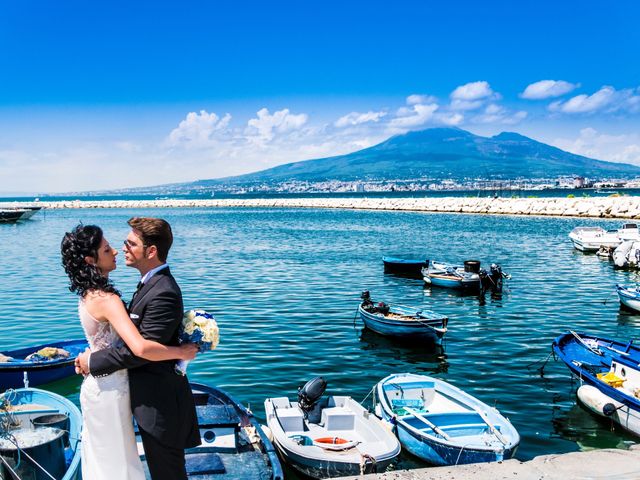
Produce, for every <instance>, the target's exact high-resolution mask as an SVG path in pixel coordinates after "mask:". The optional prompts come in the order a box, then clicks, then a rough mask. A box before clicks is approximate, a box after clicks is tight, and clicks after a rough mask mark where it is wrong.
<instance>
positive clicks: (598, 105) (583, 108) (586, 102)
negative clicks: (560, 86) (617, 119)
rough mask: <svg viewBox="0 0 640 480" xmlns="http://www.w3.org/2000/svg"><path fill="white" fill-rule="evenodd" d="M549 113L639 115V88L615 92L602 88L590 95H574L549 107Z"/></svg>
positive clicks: (608, 88) (614, 90) (609, 87)
mask: <svg viewBox="0 0 640 480" xmlns="http://www.w3.org/2000/svg"><path fill="white" fill-rule="evenodd" d="M548 108H549V110H550V111H551V112H558V113H568V114H581V113H583V114H593V113H596V112H600V113H618V112H620V113H632V114H634V113H640V88H636V89H631V88H625V89H622V90H616V89H615V88H613V87H611V86H604V87H602V88H601V89H600V90H598V91H597V92H595V93H594V94H592V95H584V94H583V95H576V96H575V97H572V98H570V99H569V100H567V101H565V102H562V101H556V102H552V103H551V104H550V105H549V107H548Z"/></svg>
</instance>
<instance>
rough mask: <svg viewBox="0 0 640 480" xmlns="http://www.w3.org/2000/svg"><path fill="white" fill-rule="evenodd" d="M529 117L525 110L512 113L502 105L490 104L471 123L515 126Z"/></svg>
mask: <svg viewBox="0 0 640 480" xmlns="http://www.w3.org/2000/svg"><path fill="white" fill-rule="evenodd" d="M527 115H528V114H527V112H525V111H524V110H520V111H518V112H512V111H510V110H508V109H506V108H504V107H502V106H501V105H497V104H495V103H490V104H489V105H487V106H486V107H485V109H484V110H483V111H482V113H480V114H478V115H476V116H474V117H472V119H471V121H472V122H473V123H483V124H491V123H493V124H501V125H515V124H517V123H520V122H521V121H522V120H524V119H525V118H527Z"/></svg>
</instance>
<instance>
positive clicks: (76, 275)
mask: <svg viewBox="0 0 640 480" xmlns="http://www.w3.org/2000/svg"><path fill="white" fill-rule="evenodd" d="M103 236H104V235H103V233H102V229H101V228H100V227H97V226H96V225H82V224H80V225H78V226H77V227H76V228H74V229H73V230H72V231H71V232H67V233H65V234H64V237H63V238H62V243H61V244H60V251H61V253H62V266H63V267H64V271H65V272H67V275H69V290H71V291H72V292H75V293H77V294H78V295H80V296H81V297H84V295H85V294H86V293H87V291H89V290H101V291H103V292H108V293H115V294H116V295H118V296H120V292H119V291H118V290H116V288H115V287H114V286H113V283H111V282H110V281H109V279H108V278H107V277H105V276H104V275H103V274H102V273H100V270H99V269H98V267H96V266H95V265H89V264H88V263H87V262H86V261H85V257H92V258H95V259H96V260H98V249H99V248H100V243H101V242H102V238H103Z"/></svg>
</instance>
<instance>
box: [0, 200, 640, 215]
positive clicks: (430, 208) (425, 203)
mask: <svg viewBox="0 0 640 480" xmlns="http://www.w3.org/2000/svg"><path fill="white" fill-rule="evenodd" d="M21 205H23V204H21V203H19V202H5V203H2V204H0V208H3V207H4V208H6V207H20V206H21ZM38 205H40V206H42V207H45V208H49V209H69V208H234V207H244V208H339V209H356V210H403V211H416V212H438V213H473V214H485V215H536V216H555V217H591V218H625V219H640V197H598V198H589V197H584V198H552V197H544V198H476V197H473V198H465V197H444V198H433V197H430V198H272V199H217V200H214V199H210V200H209V199H207V200H198V199H193V200H189V199H168V200H69V201H56V202H39V203H38Z"/></svg>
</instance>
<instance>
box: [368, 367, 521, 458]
mask: <svg viewBox="0 0 640 480" xmlns="http://www.w3.org/2000/svg"><path fill="white" fill-rule="evenodd" d="M375 392H376V397H377V402H378V403H377V405H376V407H375V410H376V414H377V415H379V416H380V417H381V418H382V419H383V420H385V421H388V422H389V423H391V424H392V425H394V428H395V431H396V434H397V435H398V438H399V439H400V443H401V444H402V446H403V447H404V448H405V449H407V450H408V451H409V452H411V453H412V454H413V455H415V456H417V457H419V458H421V459H423V460H425V461H427V462H429V463H431V464H433V465H458V464H467V463H478V462H497V461H502V460H507V459H509V458H511V457H513V455H514V454H515V452H516V449H517V448H518V445H519V443H520V435H519V434H518V432H517V430H516V429H515V428H514V427H513V425H511V422H509V420H508V419H507V418H505V417H504V416H502V415H501V414H500V412H498V410H496V409H495V408H493V407H490V406H488V405H486V404H485V403H483V402H481V401H480V400H478V399H477V398H475V397H472V396H471V395H469V394H467V393H465V392H463V391H462V390H460V389H459V388H457V387H454V386H453V385H451V384H449V383H447V382H444V381H442V380H439V379H437V378H434V377H428V376H426V375H415V374H411V373H400V374H394V375H389V376H388V377H386V378H384V379H383V380H381V381H380V382H378V384H377V385H376V388H375Z"/></svg>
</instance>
